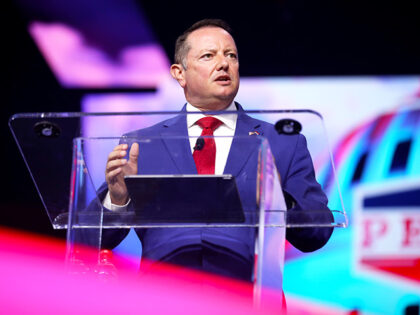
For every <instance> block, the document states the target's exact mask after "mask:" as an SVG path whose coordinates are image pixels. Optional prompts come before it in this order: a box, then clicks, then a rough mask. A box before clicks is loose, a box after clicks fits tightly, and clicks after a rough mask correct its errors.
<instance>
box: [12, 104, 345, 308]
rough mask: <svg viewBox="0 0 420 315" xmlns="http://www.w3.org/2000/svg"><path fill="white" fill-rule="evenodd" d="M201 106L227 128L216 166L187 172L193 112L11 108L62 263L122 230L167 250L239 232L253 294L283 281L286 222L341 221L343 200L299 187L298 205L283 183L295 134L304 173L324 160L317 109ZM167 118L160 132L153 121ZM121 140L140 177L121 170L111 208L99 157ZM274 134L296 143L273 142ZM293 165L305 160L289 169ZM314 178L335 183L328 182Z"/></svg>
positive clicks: (298, 225) (227, 239)
mask: <svg viewBox="0 0 420 315" xmlns="http://www.w3.org/2000/svg"><path fill="white" fill-rule="evenodd" d="M209 114H214V115H234V116H236V118H235V119H234V120H236V129H237V130H236V135H235V136H234V137H229V136H217V135H216V136H214V140H215V142H216V148H217V147H220V146H227V147H230V151H229V152H228V153H229V154H228V155H226V157H225V158H226V159H227V162H226V166H225V167H224V172H223V174H221V173H222V172H221V171H220V170H219V172H217V171H216V175H197V174H196V169H195V167H194V164H193V163H194V162H193V158H192V150H193V148H194V146H195V145H196V144H197V140H198V138H199V137H198V136H194V137H193V136H191V137H189V136H188V133H187V121H189V120H188V119H189V118H188V115H192V116H193V115H200V113H192V112H190V113H186V112H143V113H89V114H88V113H40V114H16V115H14V116H13V117H11V119H10V121H9V125H10V128H11V130H12V133H13V135H14V137H15V139H16V142H17V144H18V146H19V149H20V151H21V154H22V156H23V158H24V160H25V162H26V164H27V166H28V169H29V171H30V173H31V176H32V178H33V180H34V183H35V185H36V187H37V190H38V192H39V195H40V198H41V199H42V202H43V204H44V206H45V209H46V210H47V213H48V216H49V218H50V221H51V224H52V226H53V228H55V229H67V231H68V233H67V241H68V253H67V260H68V261H69V262H73V261H79V257H78V250H77V248H78V246H79V245H80V244H84V245H89V246H90V247H91V248H94V249H96V252H97V255H96V256H95V257H94V259H97V260H99V253H100V251H101V249H103V248H104V247H107V246H108V245H106V244H112V243H113V242H117V241H118V242H119V241H120V240H119V239H118V238H121V235H122V236H124V235H126V234H127V231H129V230H130V229H135V231H136V232H137V234H138V235H139V236H140V238H141V237H142V235H143V234H145V235H146V233H148V235H153V237H155V236H156V235H160V236H161V237H162V238H163V241H162V242H163V243H165V246H167V247H168V249H167V250H168V251H171V250H173V249H175V248H176V246H182V245H179V244H182V242H181V243H179V240H180V239H182V238H183V237H184V236H185V239H188V238H189V236H191V239H194V238H195V241H197V235H200V237H202V238H205V241H206V242H209V243H214V244H216V245H217V246H221V247H223V246H226V247H232V248H233V250H235V246H234V245H231V244H232V242H242V241H243V243H244V244H245V245H246V246H245V245H244V246H245V247H246V248H247V251H248V252H247V253H248V255H251V256H252V259H253V262H252V264H254V257H255V266H254V267H255V268H253V272H252V280H253V281H254V285H255V290H254V292H255V301H256V302H257V303H259V302H260V301H261V299H262V298H263V296H262V293H261V292H263V291H261V288H264V287H271V288H277V289H278V288H281V286H282V279H283V261H284V246H285V241H286V240H285V232H286V229H288V228H291V229H294V230H298V229H301V230H305V229H314V230H315V229H322V228H324V229H325V228H333V227H346V225H347V217H346V214H345V211H344V209H343V208H340V209H326V208H322V207H319V206H318V204H317V203H312V204H311V200H310V199H311V198H312V196H311V190H313V188H311V189H310V191H309V192H308V195H307V198H309V200H306V201H305V202H303V205H304V206H300V207H299V205H298V204H297V203H300V202H301V200H295V198H294V196H293V193H292V194H290V191H286V190H285V189H284V187H283V186H282V184H284V183H285V181H287V180H288V178H290V177H293V176H295V175H294V174H287V172H288V170H289V165H288V166H286V167H283V166H282V169H281V170H280V169H279V168H278V166H279V165H283V164H284V163H285V161H292V162H290V163H300V162H301V161H294V160H293V159H294V151H295V150H297V149H296V146H297V145H298V144H297V143H300V145H301V146H302V145H303V147H305V139H306V141H307V148H308V152H309V153H310V155H311V156H312V158H313V162H314V163H313V165H314V170H315V172H314V173H313V174H311V172H310V171H309V173H308V174H309V175H307V176H314V177H318V176H319V174H320V173H321V171H322V169H325V166H331V164H332V156H331V152H330V150H329V146H328V142H327V137H326V133H325V128H324V124H323V121H322V117H321V116H320V115H319V114H318V113H316V112H313V111H310V110H279V111H272V110H271V111H248V112H229V113H226V112H211V113H209ZM244 117H245V118H244ZM249 117H252V118H255V119H259V120H261V121H265V122H269V123H271V125H266V124H265V123H263V122H261V123H255V122H256V121H255V120H252V122H253V123H254V124H253V125H252V127H250V128H248V129H249V130H245V129H243V125H241V124H243V119H245V120H247V121H250V118H249ZM174 121H175V122H176V123H180V122H181V124H180V125H179V126H181V127H180V129H172V131H173V130H176V131H175V132H171V127H172V126H171V124H175V123H174ZM155 124H161V125H160V127H159V128H160V129H159V128H155V127H151V126H153V125H155ZM165 124H166V125H165ZM165 128H166V129H167V130H168V132H166V131H165V132H164V131H162V132H160V131H159V132H157V131H158V130H166V129H165ZM260 128H262V129H260ZM261 130H264V132H261ZM302 135H304V136H305V137H302ZM302 141H303V142H302ZM120 143H126V144H128V146H129V147H131V146H132V144H133V143H137V144H138V145H139V152H140V153H139V158H138V171H137V174H136V175H138V176H131V177H130V178H126V179H124V183H125V184H126V186H127V187H128V188H129V193H130V198H131V199H130V202H129V203H128V205H127V206H126V207H124V208H122V209H117V210H115V209H108V208H107V207H106V205H107V204H106V202H105V199H106V198H107V197H106V196H107V192H108V190H107V185H106V181H105V165H106V163H107V158H108V155H109V153H110V152H111V151H112V150H113V148H114V147H115V146H116V145H118V144H120ZM283 143H292V144H294V145H293V146H289V147H288V146H285V147H283ZM302 143H303V144H302ZM274 145H275V147H273V146H274ZM226 154H227V153H226ZM282 159H283V161H281V160H282ZM282 163H283V164H282ZM287 163H289V162H287ZM311 164H312V163H311ZM216 168H217V167H216ZM331 169H334V168H333V167H332V168H331ZM301 171H305V170H299V169H297V170H296V172H301ZM217 173H220V174H217ZM333 175H334V174H333ZM282 177H285V178H282ZM286 184H287V183H286ZM297 184H298V185H299V184H300V183H297ZM302 185H304V183H302ZM323 189H324V190H327V189H328V191H333V193H335V194H340V192H339V188H338V186H337V184H336V185H334V187H323ZM315 190H316V189H315ZM299 198H300V197H299ZM299 198H298V199H299ZM305 198H306V197H305ZM200 201H202V202H200ZM296 208H299V209H296ZM197 231H198V232H197ZM115 235H117V237H116V236H115ZM165 235H168V237H167V239H165V237H166V236H165ZM242 237H243V238H248V239H247V240H241V238H242ZM175 240H176V241H177V242H178V243H177V244H178V245H176V244H175V243H174V244H172V245H173V246H174V247H173V248H171V246H172V245H171V242H175ZM198 241H200V240H198ZM145 242H146V241H145ZM148 242H149V243H153V242H150V241H148ZM156 242H159V240H157V241H156ZM186 242H187V243H188V242H190V240H187V241H186ZM188 244H190V243H188ZM229 244H230V245H229ZM155 245H156V248H153V246H151V248H143V253H144V254H145V255H146V256H147V257H152V259H153V257H155V258H156V257H159V256H158V255H155V254H154V253H153V251H159V250H162V247H161V248H160V249H159V248H158V247H159V246H157V245H158V244H155ZM242 245H243V244H242ZM242 245H240V246H242ZM114 246H115V244H114ZM240 246H239V247H240ZM111 247H112V246H111ZM232 248H229V250H232ZM140 268H141V267H140Z"/></svg>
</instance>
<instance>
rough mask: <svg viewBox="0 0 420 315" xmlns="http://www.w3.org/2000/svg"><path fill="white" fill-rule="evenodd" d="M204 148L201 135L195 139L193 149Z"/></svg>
mask: <svg viewBox="0 0 420 315" xmlns="http://www.w3.org/2000/svg"><path fill="white" fill-rule="evenodd" d="M203 148H204V139H203V138H202V137H199V138H198V139H197V142H196V143H195V146H194V151H201V150H203Z"/></svg>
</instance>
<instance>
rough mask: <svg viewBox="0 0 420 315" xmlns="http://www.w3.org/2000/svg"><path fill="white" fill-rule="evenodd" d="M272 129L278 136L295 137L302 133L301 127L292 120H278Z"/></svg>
mask: <svg viewBox="0 0 420 315" xmlns="http://www.w3.org/2000/svg"><path fill="white" fill-rule="evenodd" d="M274 128H275V129H276V130H277V132H278V133H279V134H284V135H297V134H299V133H300V132H301V131H302V125H301V124H300V123H299V122H298V121H297V120H294V119H290V118H288V119H280V120H279V121H278V122H276V124H275V125H274Z"/></svg>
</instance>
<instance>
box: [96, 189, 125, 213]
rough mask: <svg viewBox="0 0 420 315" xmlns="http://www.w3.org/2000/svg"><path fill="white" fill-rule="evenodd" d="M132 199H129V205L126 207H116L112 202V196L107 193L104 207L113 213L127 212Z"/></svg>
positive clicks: (103, 203)
mask: <svg viewBox="0 0 420 315" xmlns="http://www.w3.org/2000/svg"><path fill="white" fill-rule="evenodd" d="M130 201H131V199H128V201H127V203H126V204H125V205H122V206H120V205H115V204H113V203H112V202H111V195H110V194H109V191H108V192H107V193H106V196H105V199H104V201H103V202H102V205H103V206H104V207H105V208H107V209H109V210H111V211H115V212H123V211H127V207H128V204H129V203H130Z"/></svg>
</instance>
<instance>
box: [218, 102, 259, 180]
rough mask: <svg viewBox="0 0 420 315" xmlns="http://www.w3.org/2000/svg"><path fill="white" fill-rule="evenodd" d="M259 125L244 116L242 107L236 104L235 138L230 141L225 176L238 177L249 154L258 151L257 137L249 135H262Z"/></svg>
mask: <svg viewBox="0 0 420 315" xmlns="http://www.w3.org/2000/svg"><path fill="white" fill-rule="evenodd" d="M260 127H261V125H260V124H259V123H258V121H256V120H254V119H252V118H251V117H249V116H248V115H246V114H245V113H244V111H243V109H242V107H241V106H240V105H239V104H238V120H237V122H236V129H235V138H234V139H233V141H232V145H231V148H230V152H229V156H228V160H227V162H226V167H225V170H224V173H225V174H232V175H234V176H238V174H239V172H240V171H241V169H242V168H243V167H244V165H245V164H246V162H247V161H248V159H249V157H250V156H251V153H252V152H254V151H255V150H257V149H258V147H259V144H260V141H258V138H254V140H255V141H252V140H253V138H252V137H258V136H257V135H250V132H255V131H257V132H258V134H260V135H262V132H261V131H260V129H261V128H260Z"/></svg>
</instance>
